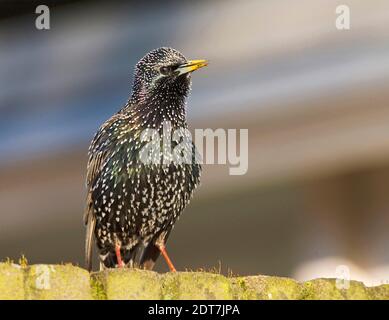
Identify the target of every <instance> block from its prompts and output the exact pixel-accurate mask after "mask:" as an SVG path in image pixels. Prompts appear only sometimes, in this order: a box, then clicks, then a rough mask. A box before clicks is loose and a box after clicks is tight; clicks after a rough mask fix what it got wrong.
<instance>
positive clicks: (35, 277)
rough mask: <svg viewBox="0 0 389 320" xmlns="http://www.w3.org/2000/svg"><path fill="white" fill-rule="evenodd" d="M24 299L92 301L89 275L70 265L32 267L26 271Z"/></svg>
mask: <svg viewBox="0 0 389 320" xmlns="http://www.w3.org/2000/svg"><path fill="white" fill-rule="evenodd" d="M26 272H27V275H26V281H25V289H26V299H33V300H35V299H39V300H54V299H55V300H71V299H77V300H86V299H92V294H91V287H90V283H89V273H88V272H87V271H86V270H84V269H81V268H78V267H74V266H72V265H34V266H31V267H29V268H27V270H26Z"/></svg>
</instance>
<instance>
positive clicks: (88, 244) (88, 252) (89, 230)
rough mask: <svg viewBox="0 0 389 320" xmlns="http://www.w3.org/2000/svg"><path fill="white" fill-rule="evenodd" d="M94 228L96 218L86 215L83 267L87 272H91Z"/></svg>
mask: <svg viewBox="0 0 389 320" xmlns="http://www.w3.org/2000/svg"><path fill="white" fill-rule="evenodd" d="M95 226H96V218H95V217H94V216H93V215H91V214H90V215H88V220H87V222H86V237H85V267H86V269H87V270H88V271H91V270H92V244H93V231H94V230H95Z"/></svg>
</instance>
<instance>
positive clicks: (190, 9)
mask: <svg viewBox="0 0 389 320" xmlns="http://www.w3.org/2000/svg"><path fill="white" fill-rule="evenodd" d="M54 3H55V5H54ZM0 4H1V6H2V8H1V10H0V12H1V13H0V19H1V20H0V259H5V258H6V257H10V258H12V259H15V260H17V259H18V257H19V256H20V255H21V254H22V253H24V254H25V255H26V256H27V258H28V259H29V262H30V263H60V262H73V263H76V264H80V265H83V250H84V226H83V222H82V214H83V208H84V201H85V194H86V192H85V187H84V181H85V174H86V162H87V148H88V145H89V142H90V140H91V139H92V137H93V135H94V133H95V132H96V130H97V129H98V127H99V126H100V125H101V124H102V123H103V122H104V121H105V120H106V119H107V118H109V117H110V116H111V115H112V114H113V113H114V112H116V111H117V110H118V109H119V108H121V106H122V105H123V104H124V103H125V102H126V100H127V98H128V96H129V95H130V90H131V82H132V73H133V66H134V64H135V63H136V62H137V61H138V60H139V59H140V58H141V57H142V56H143V55H144V54H145V53H146V52H148V51H149V50H151V49H154V48H157V47H160V46H172V47H174V48H176V49H178V50H180V51H181V52H183V53H184V54H185V55H186V56H187V57H188V58H194V59H200V58H206V59H209V60H210V61H211V63H210V65H209V67H208V68H205V69H202V70H201V72H198V73H196V74H194V76H193V91H192V96H191V97H190V100H189V109H188V116H189V122H190V124H191V127H192V128H214V129H216V128H237V129H240V128H242V129H244V128H248V129H249V170H248V173H247V174H246V175H243V176H230V175H229V173H228V165H209V166H206V167H205V168H204V172H203V177H202V186H201V187H200V188H199V190H198V191H197V192H196V194H195V197H194V199H193V201H192V202H191V204H190V206H189V207H188V208H187V209H186V210H185V212H184V214H183V215H182V217H181V219H180V221H179V222H178V223H177V224H176V228H175V229H174V232H173V233H172V235H171V237H170V239H169V243H168V248H169V251H170V253H171V256H172V257H173V260H174V262H175V264H176V267H177V268H178V269H180V270H183V269H185V268H188V269H197V268H212V267H217V268H219V265H221V270H222V272H223V273H228V272H229V271H232V272H233V273H234V274H240V275H247V274H268V275H278V276H292V277H295V278H297V279H298V280H305V279H311V278H314V277H335V276H336V275H337V267H338V266H339V265H346V266H347V267H348V268H349V271H350V277H351V278H352V279H357V280H362V281H364V282H365V283H366V284H368V285H372V284H380V283H387V282H389V232H388V229H389V197H388V181H389V82H388V81H389V41H388V39H389V2H388V1H386V0H382V1H380V0H372V1H366V0H349V1H345V0H343V1H336V0H314V1H312V0H293V1H288V2H286V1H281V0H278V1H276V0H259V1H232V0H223V1H191V2H189V1H163V2H162V1H151V2H148V3H147V4H140V3H139V2H136V1H126V2H119V1H109V2H108V1H106V2H96V1H94V2H92V1H46V2H45V3H44V4H46V5H48V6H49V7H50V9H51V11H50V13H51V21H50V22H51V29H50V30H37V29H36V28H35V19H36V17H37V16H38V15H37V14H35V4H34V6H33V5H32V4H31V3H28V4H27V2H23V1H2V2H0ZM37 4H40V3H37ZM37 4H36V5H37ZM340 4H346V5H348V6H349V7H350V10H351V30H343V31H339V30H337V29H336V28H335V19H336V15H335V8H336V6H338V5H340ZM157 270H158V271H166V270H167V268H166V265H165V263H164V262H163V261H162V259H160V261H159V262H158V266H157Z"/></svg>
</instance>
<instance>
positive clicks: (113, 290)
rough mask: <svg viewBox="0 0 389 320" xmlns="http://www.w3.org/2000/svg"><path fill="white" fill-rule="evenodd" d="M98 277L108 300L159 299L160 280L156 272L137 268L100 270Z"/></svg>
mask: <svg viewBox="0 0 389 320" xmlns="http://www.w3.org/2000/svg"><path fill="white" fill-rule="evenodd" d="M100 274H101V277H102V278H100V279H101V280H102V283H103V285H104V290H105V292H106V295H107V299H109V300H141V299H143V300H153V299H161V298H162V294H161V281H160V276H159V275H158V273H156V272H152V271H145V270H138V269H112V270H105V271H102V272H101V273H100Z"/></svg>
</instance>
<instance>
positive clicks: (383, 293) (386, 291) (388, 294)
mask: <svg viewBox="0 0 389 320" xmlns="http://www.w3.org/2000/svg"><path fill="white" fill-rule="evenodd" d="M366 290H367V292H368V294H369V296H370V298H371V299H375V300H389V284H383V285H380V286H377V287H370V288H366Z"/></svg>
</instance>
